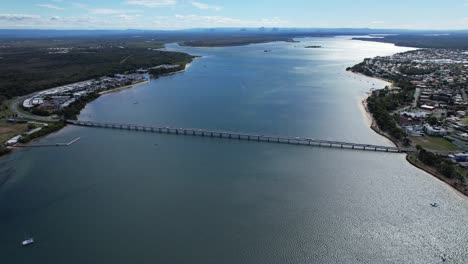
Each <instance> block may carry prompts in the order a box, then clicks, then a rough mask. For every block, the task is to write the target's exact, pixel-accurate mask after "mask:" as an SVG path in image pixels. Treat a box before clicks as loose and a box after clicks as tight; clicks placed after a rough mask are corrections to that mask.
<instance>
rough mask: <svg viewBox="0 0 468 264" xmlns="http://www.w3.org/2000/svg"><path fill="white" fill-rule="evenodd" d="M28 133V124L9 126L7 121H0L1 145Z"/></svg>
mask: <svg viewBox="0 0 468 264" xmlns="http://www.w3.org/2000/svg"><path fill="white" fill-rule="evenodd" d="M27 131H28V125H27V124H9V123H7V122H6V121H3V120H1V121H0V143H3V142H5V141H7V140H9V139H10V138H12V137H14V136H17V135H20V134H23V133H25V132H27Z"/></svg>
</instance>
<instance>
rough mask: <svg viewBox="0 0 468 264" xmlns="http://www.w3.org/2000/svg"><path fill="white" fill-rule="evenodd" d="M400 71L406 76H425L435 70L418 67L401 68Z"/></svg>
mask: <svg viewBox="0 0 468 264" xmlns="http://www.w3.org/2000/svg"><path fill="white" fill-rule="evenodd" d="M398 70H399V71H400V72H401V73H403V74H406V75H425V74H431V73H433V72H434V69H425V68H417V67H400V68H399V69H398Z"/></svg>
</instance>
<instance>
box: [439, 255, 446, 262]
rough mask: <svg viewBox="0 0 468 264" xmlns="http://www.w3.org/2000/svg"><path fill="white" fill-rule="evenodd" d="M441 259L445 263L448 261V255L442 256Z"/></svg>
mask: <svg viewBox="0 0 468 264" xmlns="http://www.w3.org/2000/svg"><path fill="white" fill-rule="evenodd" d="M440 258H441V259H442V262H445V261H446V260H447V255H445V254H442V255H441V256H440Z"/></svg>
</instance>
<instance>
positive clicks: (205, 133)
mask: <svg viewBox="0 0 468 264" xmlns="http://www.w3.org/2000/svg"><path fill="white" fill-rule="evenodd" d="M66 122H67V123H68V124H70V125H75V126H84V127H99V128H108V129H120V130H133V131H142V132H150V133H159V134H173V135H182V136H198V137H211V138H221V139H235V140H247V141H257V142H266V143H278V144H289V145H302V146H317V147H328V148H341V149H350V150H366V151H380V152H391V153H407V152H410V151H411V149H408V148H399V147H389V146H378V145H369V144H359V143H350V142H341V141H330V140H318V139H312V138H304V137H285V136H268V135H259V134H251V133H241V132H231V131H220V130H208V129H195V128H174V127H168V126H144V125H138V124H127V123H110V122H96V121H80V120H66Z"/></svg>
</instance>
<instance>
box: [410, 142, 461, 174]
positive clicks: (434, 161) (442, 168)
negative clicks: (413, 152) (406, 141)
mask: <svg viewBox="0 0 468 264" xmlns="http://www.w3.org/2000/svg"><path fill="white" fill-rule="evenodd" d="M417 150H418V159H419V160H420V161H421V162H422V163H424V164H426V165H427V166H430V167H432V168H434V169H436V170H437V171H438V172H440V173H441V174H442V175H444V176H445V177H447V178H449V179H454V178H456V179H462V175H461V174H460V173H459V172H458V171H457V170H456V168H455V165H454V164H453V163H451V162H450V161H449V160H448V159H447V158H446V157H443V156H438V155H436V154H434V153H432V152H429V151H426V150H425V149H423V148H422V147H421V146H417Z"/></svg>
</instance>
